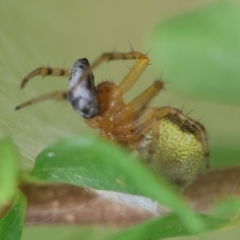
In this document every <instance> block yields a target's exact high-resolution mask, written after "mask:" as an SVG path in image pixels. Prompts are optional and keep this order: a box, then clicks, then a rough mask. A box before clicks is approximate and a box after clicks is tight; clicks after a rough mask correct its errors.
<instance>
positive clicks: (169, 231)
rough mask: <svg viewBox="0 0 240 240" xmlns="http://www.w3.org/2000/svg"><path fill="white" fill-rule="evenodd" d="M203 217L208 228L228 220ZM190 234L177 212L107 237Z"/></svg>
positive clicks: (148, 239)
mask: <svg viewBox="0 0 240 240" xmlns="http://www.w3.org/2000/svg"><path fill="white" fill-rule="evenodd" d="M202 219H203V220H204V221H205V224H206V226H208V230H213V229H218V228H220V227H222V226H224V225H225V224H226V223H227V222H228V220H224V219H220V218H215V217H211V216H204V215H203V216H202ZM188 235H192V232H191V231H189V228H188V227H187V226H186V225H184V224H182V222H181V221H180V219H179V217H178V216H177V215H176V214H171V215H168V216H165V217H160V218H157V219H152V220H149V221H146V222H143V223H141V224H139V225H137V226H133V227H130V228H128V229H126V230H123V231H121V232H120V233H117V234H114V235H113V236H111V237H109V238H106V240H125V239H131V240H155V239H161V238H167V237H176V236H188Z"/></svg>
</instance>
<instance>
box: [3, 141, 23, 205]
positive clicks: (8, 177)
mask: <svg viewBox="0 0 240 240" xmlns="http://www.w3.org/2000/svg"><path fill="white" fill-rule="evenodd" d="M18 171H19V168H18V153H17V150H16V147H15V146H14V144H13V142H12V141H11V139H10V138H4V139H3V140H1V141H0V183H1V184H0V206H1V205H4V204H6V203H7V202H8V201H9V200H10V199H11V197H12V196H13V194H14V193H15V191H16V187H17V177H18Z"/></svg>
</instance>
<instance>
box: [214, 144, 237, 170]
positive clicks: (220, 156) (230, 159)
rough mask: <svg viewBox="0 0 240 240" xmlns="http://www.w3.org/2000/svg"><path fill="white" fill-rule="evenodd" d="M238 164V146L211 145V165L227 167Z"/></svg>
mask: <svg viewBox="0 0 240 240" xmlns="http://www.w3.org/2000/svg"><path fill="white" fill-rule="evenodd" d="M239 164H240V148H234V147H232V148H230V147H228V148H227V147H213V148H212V149H211V167H213V168H216V167H229V166H233V165H239Z"/></svg>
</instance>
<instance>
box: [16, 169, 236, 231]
mask: <svg viewBox="0 0 240 240" xmlns="http://www.w3.org/2000/svg"><path fill="white" fill-rule="evenodd" d="M20 189H21V190H22V192H23V193H24V194H25V196H26V197H27V201H28V207H27V213H26V225H31V224H55V225H56V224H84V225H90V224H94V225H96V224H97V225H101V226H117V227H126V226H129V225H133V224H136V223H139V222H142V221H144V220H146V219H149V218H153V217H155V216H161V215H164V214H166V213H168V212H170V209H169V208H167V207H166V206H162V205H160V204H157V203H156V202H153V201H151V200H150V199H147V198H144V197H137V196H132V195H127V194H122V193H116V192H107V191H95V190H90V189H85V188H81V187H77V186H73V185H68V184H48V185H36V184H23V185H21V186H20ZM223 196H224V197H226V196H228V197H231V196H237V197H240V166H236V167H231V168H227V169H220V170H213V171H207V172H205V173H203V174H201V175H199V176H198V178H197V179H196V180H195V181H194V182H193V183H192V184H191V185H190V186H189V187H188V188H187V189H185V190H184V192H183V197H184V198H185V200H186V202H187V203H188V204H189V205H190V206H191V207H192V208H193V209H194V210H195V211H197V212H200V213H207V214H210V213H211V210H212V209H213V207H214V205H215V204H216V203H217V201H218V200H219V199H221V198H222V197H223Z"/></svg>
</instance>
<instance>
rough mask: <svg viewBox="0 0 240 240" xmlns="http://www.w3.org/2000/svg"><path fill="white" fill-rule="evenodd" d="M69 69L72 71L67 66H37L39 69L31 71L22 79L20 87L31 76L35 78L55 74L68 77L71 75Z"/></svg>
mask: <svg viewBox="0 0 240 240" xmlns="http://www.w3.org/2000/svg"><path fill="white" fill-rule="evenodd" d="M69 71H70V69H67V68H51V67H40V68H37V69H35V70H33V71H32V72H30V73H29V74H28V75H27V76H26V77H25V78H24V79H23V80H22V82H21V85H20V87H21V88H23V87H24V86H25V85H26V83H27V82H28V81H29V80H30V79H31V78H33V77H35V76H37V75H42V76H46V75H53V76H64V77H68V76H69Z"/></svg>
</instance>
